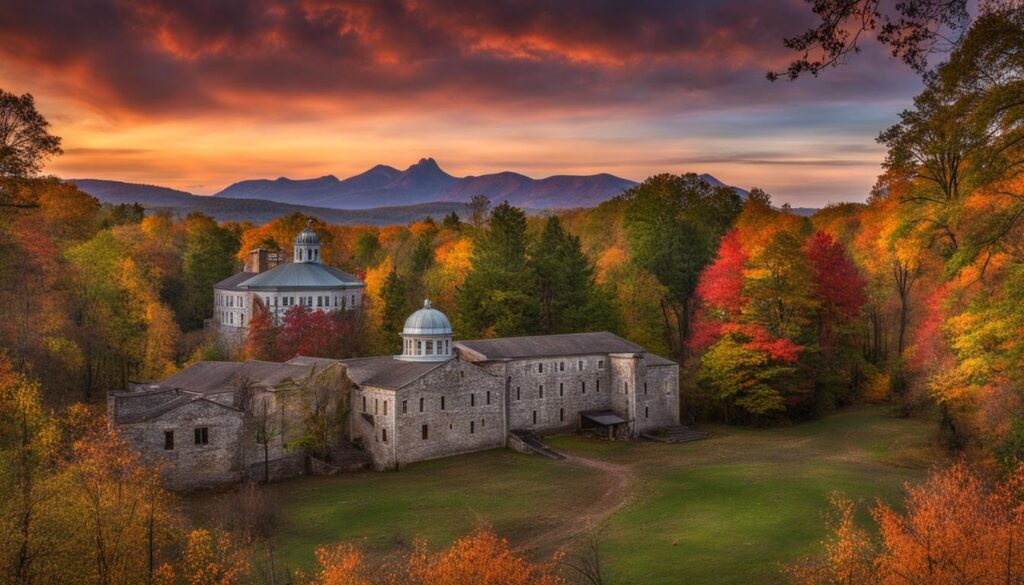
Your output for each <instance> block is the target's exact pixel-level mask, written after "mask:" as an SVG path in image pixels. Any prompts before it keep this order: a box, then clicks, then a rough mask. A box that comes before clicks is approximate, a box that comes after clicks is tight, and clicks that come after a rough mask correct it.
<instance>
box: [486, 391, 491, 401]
mask: <svg viewBox="0 0 1024 585" xmlns="http://www.w3.org/2000/svg"><path fill="white" fill-rule="evenodd" d="M490 403H491V391H490V390H488V391H487V404H490Z"/></svg>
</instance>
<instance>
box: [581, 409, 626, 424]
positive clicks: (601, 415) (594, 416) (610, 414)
mask: <svg viewBox="0 0 1024 585" xmlns="http://www.w3.org/2000/svg"><path fill="white" fill-rule="evenodd" d="M580 415H581V416H583V418H587V419H590V420H592V421H594V422H596V423H597V424H599V425H604V426H606V427H607V426H611V425H621V424H622V423H624V422H629V421H627V420H626V419H624V418H622V417H621V416H619V415H617V414H615V412H614V411H611V410H589V411H585V412H581V413H580Z"/></svg>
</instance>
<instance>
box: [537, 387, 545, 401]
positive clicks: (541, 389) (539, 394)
mask: <svg viewBox="0 0 1024 585" xmlns="http://www.w3.org/2000/svg"><path fill="white" fill-rule="evenodd" d="M537 397H538V398H544V384H541V385H540V390H539V391H538V392H537Z"/></svg>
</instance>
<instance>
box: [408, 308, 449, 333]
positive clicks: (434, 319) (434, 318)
mask: <svg viewBox="0 0 1024 585" xmlns="http://www.w3.org/2000/svg"><path fill="white" fill-rule="evenodd" d="M451 334H452V324H451V322H449V321H448V317H447V316H445V314H444V313H442V312H441V311H438V310H437V309H435V308H433V306H432V305H431V304H430V301H423V308H422V309H420V310H418V311H416V312H415V313H413V314H412V315H409V318H408V319H406V320H405V327H403V328H402V335H451Z"/></svg>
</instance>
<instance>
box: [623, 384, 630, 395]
mask: <svg viewBox="0 0 1024 585" xmlns="http://www.w3.org/2000/svg"><path fill="white" fill-rule="evenodd" d="M622 393H623V394H629V382H623V383H622Z"/></svg>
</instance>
